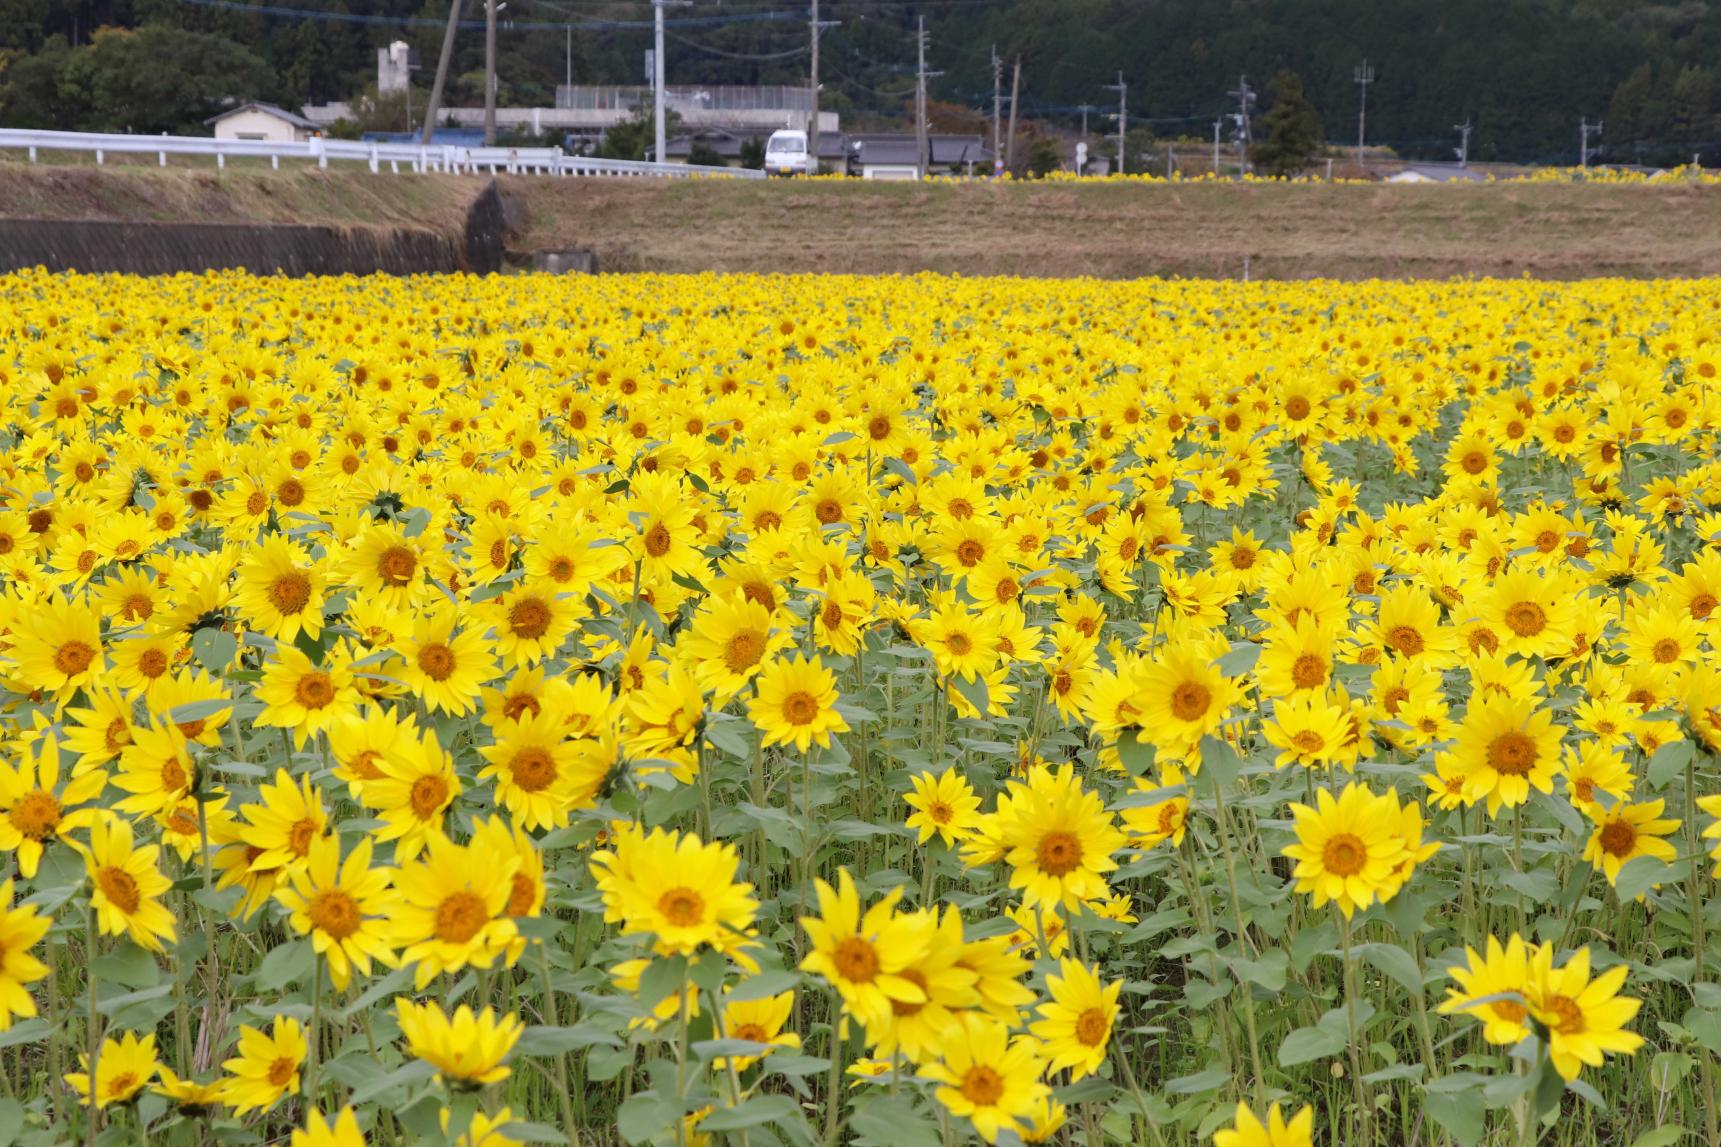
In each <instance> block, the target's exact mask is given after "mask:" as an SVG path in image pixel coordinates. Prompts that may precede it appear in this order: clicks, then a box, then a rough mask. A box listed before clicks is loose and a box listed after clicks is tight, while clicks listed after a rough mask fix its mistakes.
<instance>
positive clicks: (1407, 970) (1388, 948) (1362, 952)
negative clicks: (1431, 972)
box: [1351, 943, 1422, 995]
mask: <svg viewBox="0 0 1721 1147" xmlns="http://www.w3.org/2000/svg"><path fill="white" fill-rule="evenodd" d="M1351 950H1352V951H1353V952H1355V953H1356V954H1357V955H1359V956H1361V957H1362V958H1363V959H1364V960H1366V961H1367V962H1368V963H1370V964H1373V965H1374V966H1375V968H1376V969H1378V970H1379V971H1380V972H1382V973H1384V974H1385V975H1387V976H1390V977H1392V979H1393V980H1395V981H1397V983H1398V985H1399V986H1400V987H1401V988H1403V989H1404V990H1405V991H1407V992H1409V993H1410V994H1411V995H1421V994H1422V973H1421V971H1419V970H1418V969H1417V967H1416V959H1415V957H1413V956H1411V954H1410V953H1409V952H1406V951H1405V950H1404V949H1403V948H1400V947H1399V946H1398V945H1397V944H1379V943H1375V944H1358V945H1357V946H1356V947H1354V948H1352V949H1351Z"/></svg>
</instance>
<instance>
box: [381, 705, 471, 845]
mask: <svg viewBox="0 0 1721 1147" xmlns="http://www.w3.org/2000/svg"><path fill="white" fill-rule="evenodd" d="M366 719H367V720H369V719H370V718H368V717H367V718H366ZM370 763H371V767H372V768H374V769H375V770H376V773H377V775H376V776H375V777H370V778H367V779H366V780H365V782H364V792H363V793H362V794H361V799H362V800H363V802H364V806H365V807H366V808H368V809H370V810H372V811H373V812H375V813H376V814H377V816H378V817H379V818H380V819H381V820H382V822H383V824H382V827H381V828H379V829H376V830H375V836H376V838H377V840H378V841H379V842H381V841H388V840H392V841H394V842H395V846H394V850H395V859H396V860H400V861H405V860H411V859H412V858H413V857H415V856H417V855H418V854H419V852H420V851H421V850H422V849H423V848H424V844H425V841H426V840H428V839H429V838H431V837H432V836H438V835H440V834H441V832H442V822H443V818H444V817H445V816H446V815H447V813H448V808H449V806H450V805H452V804H453V803H454V798H455V797H457V796H459V795H460V776H459V774H458V773H456V772H455V769H454V758H453V757H451V756H450V755H449V754H448V751H447V750H446V749H444V748H443V747H442V744H441V742H439V741H438V740H437V739H436V733H435V731H434V730H425V731H423V732H420V733H419V734H418V735H417V736H412V735H405V734H403V735H402V736H401V737H400V738H398V739H397V740H395V741H393V742H392V743H390V744H389V745H387V747H386V748H384V749H383V751H382V755H381V756H380V757H378V758H376V759H374V760H373V761H372V762H370Z"/></svg>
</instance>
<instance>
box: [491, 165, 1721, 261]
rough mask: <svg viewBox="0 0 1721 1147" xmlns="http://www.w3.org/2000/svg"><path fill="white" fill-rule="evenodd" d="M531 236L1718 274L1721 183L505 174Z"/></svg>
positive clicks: (628, 250) (606, 252)
mask: <svg viewBox="0 0 1721 1147" xmlns="http://www.w3.org/2000/svg"><path fill="white" fill-rule="evenodd" d="M507 186H508V187H509V188H510V189H511V190H517V191H521V192H524V193H525V194H526V195H527V197H528V203H529V205H530V211H531V219H530V225H529V228H528V233H527V236H526V237H525V241H526V242H527V243H529V244H531V245H533V246H542V247H585V248H591V249H593V250H595V251H597V252H598V254H599V256H600V259H601V260H602V262H603V266H605V267H606V268H609V269H616V270H620V269H640V270H655V271H703V270H733V271H768V270H784V271H854V272H875V273H888V272H913V271H921V270H931V271H947V272H957V273H961V274H969V275H983V274H1010V275H1042V276H1058V277H1068V276H1080V275H1093V276H1098V277H1104V278H1125V277H1134V276H1143V275H1184V276H1211V277H1224V278H1234V277H1240V276H1241V275H1242V274H1243V273H1244V265H1245V260H1246V259H1247V261H1248V267H1249V273H1250V274H1252V275H1254V276H1257V277H1261V278H1318V277H1330V278H1341V279H1357V278H1371V277H1382V278H1425V277H1447V276H1454V275H1503V276H1516V275H1521V274H1530V275H1534V276H1538V277H1545V278H1551V279H1566V278H1579V277H1588V276H1594V275H1624V276H1636V277H1665V276H1690V275H1703V274H1712V273H1715V272H1717V271H1721V193H1718V192H1717V191H1716V190H1715V189H1704V188H1695V187H1686V186H1676V187H1641V186H1637V187H1602V186H1575V185H1563V186H1562V185H1545V184H1544V185H1532V184H1522V185H1507V184H1497V185H1489V186H1470V187H1441V186H1405V185H1394V186H1390V187H1388V186H1374V187H1361V186H1349V185H1297V186H1259V185H1256V186H1237V185H1230V184H1218V185H1203V184H1197V185H1187V186H1178V187H1174V186H1155V185H1143V184H1091V185H1081V186H1072V185H1070V184H1040V185H1021V184H1018V185H1003V186H999V185H990V184H936V185H924V186H916V185H912V184H861V183H848V184H831V183H798V184H787V183H781V182H772V183H769V184H760V183H740V182H735V183H727V182H726V183H705V182H700V183H682V182H676V183H658V182H656V181H651V180H638V181H635V180H613V181H600V180H585V181H532V180H526V179H515V180H510V181H507Z"/></svg>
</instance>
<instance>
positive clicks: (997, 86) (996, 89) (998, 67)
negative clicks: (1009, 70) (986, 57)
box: [992, 44, 1004, 174]
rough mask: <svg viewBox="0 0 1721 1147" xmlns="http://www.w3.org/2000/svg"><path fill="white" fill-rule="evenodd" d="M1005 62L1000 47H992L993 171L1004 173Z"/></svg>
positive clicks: (994, 45)
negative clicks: (999, 51)
mask: <svg viewBox="0 0 1721 1147" xmlns="http://www.w3.org/2000/svg"><path fill="white" fill-rule="evenodd" d="M1003 108H1004V60H1003V58H1002V57H1000V56H999V55H998V45H996V44H993V45H992V171H993V173H994V174H996V173H997V172H999V171H1002V170H1003V168H1002V167H1001V166H1000V164H1002V163H1003V162H1004V136H1003V130H1004V111H1003Z"/></svg>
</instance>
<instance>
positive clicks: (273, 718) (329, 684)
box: [255, 645, 359, 748]
mask: <svg viewBox="0 0 1721 1147" xmlns="http://www.w3.org/2000/svg"><path fill="white" fill-rule="evenodd" d="M325 656H326V658H327V662H326V664H324V665H318V664H316V663H315V662H313V661H312V660H311V658H310V657H309V656H308V655H306V654H305V652H304V651H303V650H301V649H298V648H297V647H295V646H291V645H282V646H279V647H278V648H277V649H276V651H275V656H273V657H271V658H269V659H268V660H267V661H265V662H264V664H263V679H262V680H261V681H259V682H258V683H257V686H256V690H255V692H256V695H257V699H258V700H259V701H262V702H263V711H262V712H261V713H259V714H257V716H256V718H255V720H256V723H257V724H258V725H263V726H268V727H273V728H280V729H287V730H290V731H291V732H292V734H293V744H294V745H296V746H298V747H299V748H303V747H304V746H305V743H306V742H307V741H309V740H310V739H311V737H312V736H314V735H315V734H317V733H321V732H325V731H327V730H328V728H329V727H330V726H331V725H333V724H335V723H336V722H337V721H339V720H341V719H342V718H343V717H350V716H354V715H356V714H357V712H358V705H359V691H358V688H357V686H356V685H354V683H353V670H352V655H351V653H350V651H348V650H347V649H346V648H345V647H344V646H337V647H336V648H334V649H331V650H329V652H328V653H327V654H326V655H325Z"/></svg>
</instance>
